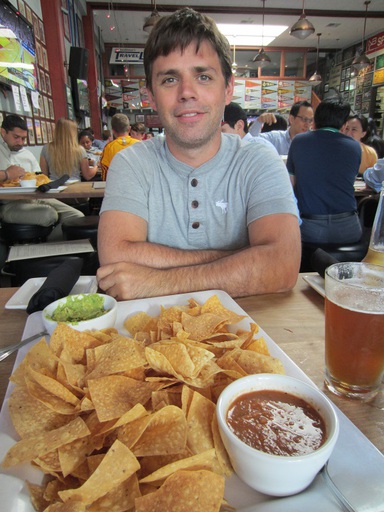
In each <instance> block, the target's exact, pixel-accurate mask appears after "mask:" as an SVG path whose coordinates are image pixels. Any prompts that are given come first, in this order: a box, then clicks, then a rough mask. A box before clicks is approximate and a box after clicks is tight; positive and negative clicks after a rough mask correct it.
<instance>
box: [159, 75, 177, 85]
mask: <svg viewBox="0 0 384 512" xmlns="http://www.w3.org/2000/svg"><path fill="white" fill-rule="evenodd" d="M175 81H176V78H175V77H173V76H169V77H167V78H164V80H163V81H162V82H161V83H162V84H173V83H175Z"/></svg>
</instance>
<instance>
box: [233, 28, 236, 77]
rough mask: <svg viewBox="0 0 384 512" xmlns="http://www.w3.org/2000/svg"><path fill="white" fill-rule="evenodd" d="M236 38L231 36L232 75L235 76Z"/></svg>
mask: <svg viewBox="0 0 384 512" xmlns="http://www.w3.org/2000/svg"><path fill="white" fill-rule="evenodd" d="M235 40H236V36H233V59H232V73H233V74H234V75H236V71H237V64H236V43H235Z"/></svg>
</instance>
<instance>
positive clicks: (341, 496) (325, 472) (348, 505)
mask: <svg viewBox="0 0 384 512" xmlns="http://www.w3.org/2000/svg"><path fill="white" fill-rule="evenodd" d="M320 473H321V474H322V476H323V478H324V480H325V482H326V484H327V485H328V487H329V489H330V490H331V491H332V493H333V495H334V496H335V497H336V498H337V500H338V502H339V503H340V505H342V506H343V510H347V511H348V512H357V510H356V509H355V508H354V507H353V506H352V505H351V503H350V502H349V501H348V500H347V498H346V497H345V496H344V494H343V493H342V492H341V491H340V489H339V488H338V487H337V485H336V484H335V482H334V481H333V480H332V477H331V475H330V474H329V472H328V461H327V462H326V463H325V465H324V467H323V469H322V470H321V471H320Z"/></svg>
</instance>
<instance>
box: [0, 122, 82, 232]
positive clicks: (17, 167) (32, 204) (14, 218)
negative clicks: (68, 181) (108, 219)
mask: <svg viewBox="0 0 384 512" xmlns="http://www.w3.org/2000/svg"><path fill="white" fill-rule="evenodd" d="M27 133H28V127H27V124H26V122H25V121H24V119H23V118H22V117H20V116H18V115H16V114H10V115H8V116H7V117H5V118H4V120H3V123H2V126H1V139H0V169H1V171H0V181H2V182H5V181H8V180H14V179H18V178H22V177H23V176H24V174H25V173H26V172H29V173H36V172H41V171H40V166H39V164H38V162H37V160H36V158H35V157H34V155H33V154H32V153H31V151H29V150H28V149H26V148H25V147H24V144H25V141H26V140H27ZM83 216H84V214H83V213H81V212H80V211H79V210H76V209H75V208H72V207H71V206H68V205H66V204H65V203H62V202H61V201H58V200H57V199H47V200H45V199H38V200H35V201H8V202H6V201H1V202H0V220H2V221H4V222H9V223H11V224H14V223H16V224H31V225H33V224H35V225H38V226H47V227H48V226H52V225H53V224H56V227H55V228H54V229H53V231H52V232H51V233H50V235H49V236H48V240H49V241H56V240H62V238H63V233H62V230H61V225H60V223H61V222H62V221H64V220H66V219H70V218H75V217H83Z"/></svg>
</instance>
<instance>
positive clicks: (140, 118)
mask: <svg viewBox="0 0 384 512" xmlns="http://www.w3.org/2000/svg"><path fill="white" fill-rule="evenodd" d="M135 121H136V123H144V114H136V117H135Z"/></svg>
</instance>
